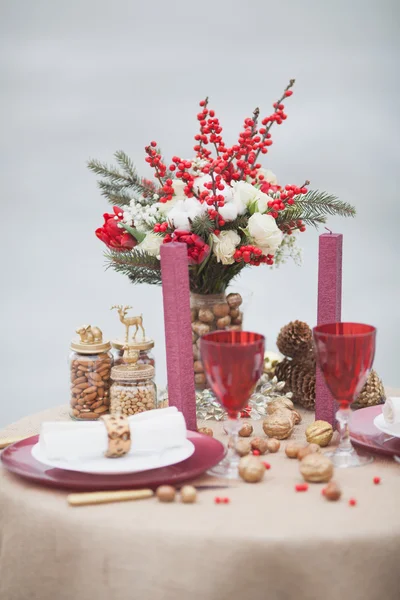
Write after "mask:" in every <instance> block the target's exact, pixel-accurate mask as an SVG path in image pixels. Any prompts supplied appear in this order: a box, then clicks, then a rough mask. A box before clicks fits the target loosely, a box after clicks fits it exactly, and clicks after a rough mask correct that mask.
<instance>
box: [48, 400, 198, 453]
mask: <svg viewBox="0 0 400 600" xmlns="http://www.w3.org/2000/svg"><path fill="white" fill-rule="evenodd" d="M128 421H129V426H130V430H131V449H130V452H129V454H132V453H141V452H158V453H160V452H163V451H164V450H166V449H168V448H175V447H179V446H182V444H183V443H184V442H185V440H186V423H185V419H184V416H183V414H182V413H181V412H179V411H178V410H177V408H176V407H174V406H171V407H169V408H160V409H157V410H148V411H146V412H143V413H139V414H137V415H133V416H131V417H129V418H128ZM39 444H40V449H41V451H42V452H43V454H44V455H45V456H46V457H47V458H48V459H49V460H76V459H79V458H96V457H99V456H103V455H104V452H105V451H106V449H107V431H106V427H105V425H104V423H103V422H101V421H95V422H93V421H92V422H90V423H84V422H79V423H78V422H76V421H75V422H47V423H43V424H42V426H41V430H40V436H39Z"/></svg>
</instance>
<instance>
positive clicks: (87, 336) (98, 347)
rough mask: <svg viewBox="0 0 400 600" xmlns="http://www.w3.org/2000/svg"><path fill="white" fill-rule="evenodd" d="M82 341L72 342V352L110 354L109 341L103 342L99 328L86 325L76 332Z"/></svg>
mask: <svg viewBox="0 0 400 600" xmlns="http://www.w3.org/2000/svg"><path fill="white" fill-rule="evenodd" d="M76 333H78V334H79V336H80V339H75V340H72V342H71V346H70V348H71V350H74V351H75V352H78V353H79V354H97V353H99V352H108V350H110V348H111V344H110V342H109V341H105V340H103V333H102V331H101V329H99V328H98V327H92V326H91V325H84V326H83V327H79V328H78V329H77V330H76Z"/></svg>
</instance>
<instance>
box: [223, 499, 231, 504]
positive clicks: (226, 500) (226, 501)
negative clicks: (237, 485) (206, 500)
mask: <svg viewBox="0 0 400 600" xmlns="http://www.w3.org/2000/svg"><path fill="white" fill-rule="evenodd" d="M222 502H223V503H224V504H229V502H230V500H229V498H222Z"/></svg>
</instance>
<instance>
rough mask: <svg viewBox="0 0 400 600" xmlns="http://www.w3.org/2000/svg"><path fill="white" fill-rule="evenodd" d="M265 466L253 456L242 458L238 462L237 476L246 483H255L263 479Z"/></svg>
mask: <svg viewBox="0 0 400 600" xmlns="http://www.w3.org/2000/svg"><path fill="white" fill-rule="evenodd" d="M264 473H265V466H264V465H263V463H262V462H261V461H259V460H258V459H257V458H256V457H255V456H251V455H249V456H244V457H243V458H241V459H240V461H239V475H240V477H241V478H242V479H244V481H247V483H257V482H258V481H261V479H262V478H263V477H264Z"/></svg>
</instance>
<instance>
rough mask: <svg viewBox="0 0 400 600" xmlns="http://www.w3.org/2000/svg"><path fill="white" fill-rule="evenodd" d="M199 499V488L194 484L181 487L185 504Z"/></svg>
mask: <svg viewBox="0 0 400 600" xmlns="http://www.w3.org/2000/svg"><path fill="white" fill-rule="evenodd" d="M196 499H197V490H196V488H195V487H193V486H192V485H184V486H183V487H182V488H181V501H182V502H183V503H184V504H193V502H196Z"/></svg>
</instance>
